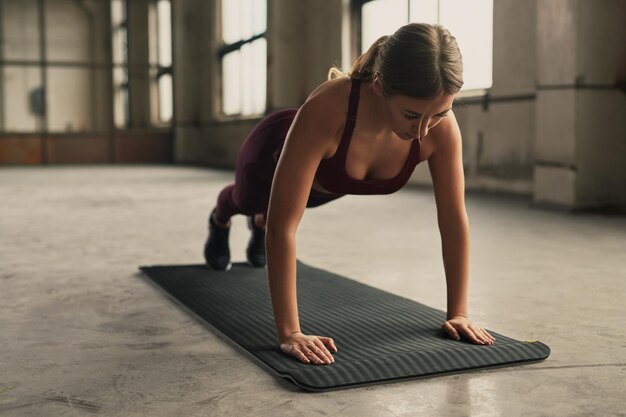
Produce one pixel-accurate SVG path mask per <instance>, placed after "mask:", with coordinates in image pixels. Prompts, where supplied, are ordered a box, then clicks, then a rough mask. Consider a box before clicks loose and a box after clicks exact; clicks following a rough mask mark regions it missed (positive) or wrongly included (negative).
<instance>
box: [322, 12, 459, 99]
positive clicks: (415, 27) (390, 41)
mask: <svg viewBox="0 0 626 417" xmlns="http://www.w3.org/2000/svg"><path fill="white" fill-rule="evenodd" d="M375 73H379V74H380V81H381V85H382V89H383V93H384V94H385V96H391V95H396V94H399V95H404V96H408V97H414V98H429V97H434V96H436V95H438V94H440V93H443V92H445V93H447V94H456V93H458V92H459V90H460V89H461V87H462V86H463V60H462V56H461V52H460V51H459V47H458V45H457V43H456V39H455V38H454V36H452V35H451V34H450V32H449V31H448V30H447V29H446V28H444V27H443V26H441V25H430V24H426V23H409V24H408V25H404V26H402V27H401V28H400V29H398V30H397V31H396V32H395V33H394V34H393V35H391V36H381V37H380V38H378V39H377V40H376V41H375V42H374V43H373V44H372V45H371V46H370V47H369V48H368V50H367V51H365V53H363V54H362V55H361V56H359V57H358V58H357V59H356V61H355V62H354V64H353V65H352V70H351V71H350V72H348V73H347V74H346V73H344V72H342V71H341V70H340V69H339V68H337V67H336V66H333V67H331V68H330V70H329V71H328V79H332V78H337V77H351V78H360V79H362V80H365V81H371V80H372V79H373V78H374V74H375Z"/></svg>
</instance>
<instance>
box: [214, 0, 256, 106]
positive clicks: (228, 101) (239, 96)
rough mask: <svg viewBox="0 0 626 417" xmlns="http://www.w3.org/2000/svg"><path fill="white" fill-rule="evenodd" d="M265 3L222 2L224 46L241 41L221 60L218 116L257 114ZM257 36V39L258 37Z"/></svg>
mask: <svg viewBox="0 0 626 417" xmlns="http://www.w3.org/2000/svg"><path fill="white" fill-rule="evenodd" d="M266 28H267V6H266V0H222V40H223V42H224V45H225V47H229V46H231V45H232V44H235V43H237V42H241V45H240V46H239V47H238V48H237V49H234V50H232V49H231V50H230V51H229V52H227V53H226V54H224V55H223V57H222V113H223V114H225V115H251V114H261V113H263V112H264V111H265V98H266V95H267V92H266V80H267V41H266V40H265V38H264V37H263V35H264V33H265V31H266ZM259 36H260V37H259Z"/></svg>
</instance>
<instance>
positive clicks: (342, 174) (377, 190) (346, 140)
mask: <svg viewBox="0 0 626 417" xmlns="http://www.w3.org/2000/svg"><path fill="white" fill-rule="evenodd" d="M360 86H361V80H360V79H358V78H353V79H352V89H351V91H350V102H349V107H348V117H347V119H346V126H345V128H344V131H343V135H342V137H341V142H340V143H339V146H338V148H337V151H336V152H335V153H334V154H333V156H331V157H330V158H325V159H322V160H321V162H320V164H319V167H318V168H317V172H316V173H315V179H316V181H317V183H318V184H319V185H321V186H322V188H324V189H325V190H327V191H330V192H331V193H334V194H363V195H364V194H391V193H394V192H396V191H398V190H399V189H400V188H402V187H403V186H404V185H405V184H406V183H407V182H408V181H409V178H410V177H411V174H412V173H413V171H414V170H415V167H416V166H417V164H419V158H420V149H419V141H417V140H414V141H413V143H412V144H411V151H410V153H409V157H408V158H407V160H406V163H405V164H404V167H403V168H402V171H400V173H399V174H398V175H396V176H395V177H393V178H389V179H364V180H357V179H354V178H352V177H350V176H349V175H348V173H347V172H346V157H347V155H348V148H349V147H350V139H351V138H352V132H353V131H354V126H355V124H356V114H357V109H358V107H359V92H360Z"/></svg>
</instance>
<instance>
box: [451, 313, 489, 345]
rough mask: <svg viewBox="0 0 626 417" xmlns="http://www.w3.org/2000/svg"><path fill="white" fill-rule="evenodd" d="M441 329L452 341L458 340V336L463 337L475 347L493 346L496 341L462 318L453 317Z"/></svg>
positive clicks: (481, 329)
mask: <svg viewBox="0 0 626 417" xmlns="http://www.w3.org/2000/svg"><path fill="white" fill-rule="evenodd" d="M441 328H442V329H443V331H444V332H446V333H448V334H449V335H450V337H452V338H453V339H454V340H459V339H460V336H461V335H463V336H465V337H467V338H468V339H469V340H471V341H472V342H473V343H475V344H477V345H493V344H494V343H495V341H496V339H495V338H494V337H493V336H491V335H490V334H489V333H487V331H486V330H485V329H483V328H482V327H480V326H477V325H475V324H472V322H470V321H469V319H468V318H467V317H464V316H454V317H452V318H451V319H448V321H446V322H445V323H444V324H443V326H441Z"/></svg>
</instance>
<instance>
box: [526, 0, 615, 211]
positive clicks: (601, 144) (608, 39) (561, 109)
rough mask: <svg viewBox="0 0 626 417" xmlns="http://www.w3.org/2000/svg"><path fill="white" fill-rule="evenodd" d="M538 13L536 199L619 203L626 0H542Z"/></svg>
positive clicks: (592, 205) (572, 204)
mask: <svg viewBox="0 0 626 417" xmlns="http://www.w3.org/2000/svg"><path fill="white" fill-rule="evenodd" d="M537 16H538V42H537V45H538V54H537V58H538V66H537V83H538V93H537V98H538V100H537V124H536V135H535V143H536V148H537V150H536V155H535V157H536V161H535V168H534V172H535V181H534V199H535V201H536V202H537V203H538V204H547V205H557V206H563V207H567V208H571V209H597V208H611V209H615V208H617V209H619V210H624V209H626V187H624V184H626V168H625V167H624V165H623V163H624V161H625V160H626V120H625V118H624V114H626V94H624V92H621V91H619V90H618V89H616V88H615V87H614V86H615V84H616V82H617V81H619V79H620V77H622V79H621V80H622V82H623V81H624V76H625V73H626V68H625V66H626V29H625V27H624V19H625V18H626V3H625V2H623V1H620V0H603V1H598V2H589V1H583V0H560V1H553V2H540V9H539V10H538V13H537ZM563 62H564V63H565V65H563Z"/></svg>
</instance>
